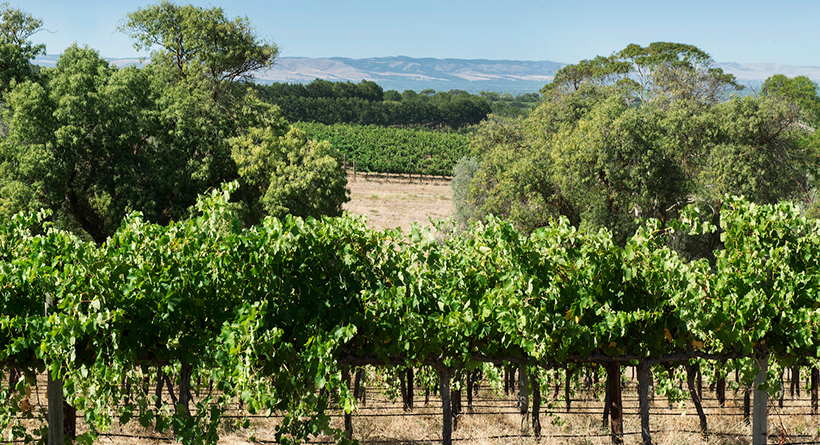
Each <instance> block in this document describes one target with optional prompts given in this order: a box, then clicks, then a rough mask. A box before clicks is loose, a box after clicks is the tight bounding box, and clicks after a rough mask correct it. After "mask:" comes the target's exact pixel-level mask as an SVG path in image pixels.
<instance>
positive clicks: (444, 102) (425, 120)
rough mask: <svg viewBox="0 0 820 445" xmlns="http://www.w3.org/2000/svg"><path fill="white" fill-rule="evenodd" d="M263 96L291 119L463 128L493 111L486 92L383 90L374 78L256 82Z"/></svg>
mask: <svg viewBox="0 0 820 445" xmlns="http://www.w3.org/2000/svg"><path fill="white" fill-rule="evenodd" d="M256 88H257V91H258V92H259V96H260V97H261V98H263V99H265V100H267V101H269V102H270V103H272V104H275V105H277V106H279V108H280V109H281V110H282V114H283V116H284V117H285V118H286V119H287V120H289V121H292V122H296V121H300V122H316V123H322V124H328V125H330V124H339V123H344V124H359V125H380V126H399V127H428V128H449V129H460V128H464V127H468V126H471V125H475V124H478V123H479V122H481V121H482V120H484V119H485V118H486V117H487V115H488V114H489V113H490V112H491V108H490V105H489V103H488V102H487V101H486V100H484V98H483V97H481V96H475V95H472V94H469V93H467V92H464V91H457V90H453V91H450V92H443V91H441V92H438V93H437V92H435V91H433V90H424V91H422V92H420V93H416V92H415V91H412V90H407V91H405V92H404V93H401V94H399V92H398V91H395V90H389V91H383V90H382V88H381V87H380V86H379V85H378V84H376V83H375V82H371V81H368V80H362V81H361V82H360V83H358V84H354V83H351V82H331V81H328V80H323V79H316V80H314V81H312V82H310V83H308V84H298V83H296V84H288V83H274V84H269V85H257V87H256Z"/></svg>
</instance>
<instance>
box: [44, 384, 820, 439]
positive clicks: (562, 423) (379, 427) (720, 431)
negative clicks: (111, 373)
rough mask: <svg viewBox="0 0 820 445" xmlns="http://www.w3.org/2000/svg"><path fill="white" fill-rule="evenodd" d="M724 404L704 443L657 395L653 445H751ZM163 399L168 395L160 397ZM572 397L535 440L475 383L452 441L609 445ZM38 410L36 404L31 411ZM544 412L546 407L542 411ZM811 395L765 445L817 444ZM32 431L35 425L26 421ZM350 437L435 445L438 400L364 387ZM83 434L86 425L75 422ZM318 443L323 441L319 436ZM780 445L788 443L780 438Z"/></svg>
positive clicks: (709, 405) (628, 417)
mask: <svg viewBox="0 0 820 445" xmlns="http://www.w3.org/2000/svg"><path fill="white" fill-rule="evenodd" d="M44 380H45V379H40V382H39V383H40V384H39V385H38V389H37V390H36V391H34V392H33V394H32V403H34V404H35V409H37V408H39V407H42V406H44V405H45V404H46V402H47V400H46V398H45V385H44V384H45V382H44ZM727 396H728V397H729V398H730V400H728V401H727V404H726V407H724V408H720V407H718V406H717V402H716V400H715V399H714V394H713V393H711V392H708V390H707V389H706V388H704V397H705V400H704V409H705V410H706V413H707V415H708V421H709V431H710V433H711V434H710V436H709V437H708V438H707V439H705V438H704V437H703V436H702V435H700V434H699V433H697V431H698V425H699V423H698V418H697V415H696V414H695V410H694V408H693V405H692V404H691V401H687V402H685V403H683V404H682V405H681V406H677V405H676V406H675V407H674V408H671V409H670V408H669V405H668V403H667V401H666V399H664V398H663V397H660V396H656V398H655V400H654V401H653V403H652V409H651V428H652V431H653V441H654V443H656V444H659V445H684V444H726V445H740V444H748V443H750V441H749V437H750V435H751V427H750V426H748V425H746V424H745V423H744V421H743V419H742V417H741V416H740V414H741V413H742V400H741V399H740V397H741V393H737V394H733V393H732V392H731V391H729V392H728V393H727ZM165 397H166V400H167V395H166V396H165ZM577 397H578V398H577V399H574V400H573V403H572V409H571V412H570V413H565V412H563V410H564V402H563V400H553V399H552V393H551V392H550V393H549V394H547V393H546V392H545V393H544V400H543V402H542V403H543V404H544V405H546V404H548V403H552V405H553V406H552V412H551V413H548V412H542V413H541V424H542V427H543V430H542V437H541V438H540V439H536V438H535V437H533V436H532V432H531V426H530V425H531V423H530V422H531V418H529V417H528V418H527V422H526V428H525V431H524V432H523V433H522V431H521V428H520V426H521V416H520V414H519V413H518V408H516V406H515V400H516V399H515V397H514V396H513V395H509V396H505V395H504V394H503V393H499V392H497V391H494V390H492V389H490V388H489V387H487V386H486V385H485V386H481V388H480V390H479V393H478V395H477V397H476V400H475V401H474V408H473V409H472V410H469V409H468V408H467V401H466V397H464V400H463V403H464V412H463V413H461V414H460V415H459V417H458V428H457V429H456V430H455V431H454V434H453V438H454V440H455V441H456V443H459V444H475V445H500V444H517V445H529V444H536V443H537V444H539V445H557V444H579V445H593V444H608V443H610V438H609V436H608V433H609V431H608V429H607V428H604V427H603V426H602V417H601V413H602V409H603V403H602V402H601V401H600V400H599V399H598V398H596V397H594V396H593V395H592V394H589V393H583V394H579V395H578V396H577ZM623 397H624V409H625V413H626V414H625V416H624V431H625V432H626V433H627V434H626V436H625V443H626V444H638V443H640V435H639V434H637V433H638V432H639V431H640V419H639V417H638V415H637V412H638V408H637V397H636V392H635V389H634V385H629V386H628V387H627V388H625V389H624V393H623ZM37 405H39V406H37ZM545 410H546V408H545ZM809 412H810V402H809V396H808V394H806V393H805V392H804V393H803V394H802V397H801V398H799V399H797V398H795V399H791V398H790V397H788V395H787V397H786V400H785V407H784V408H783V409H780V408H778V407H777V401H776V400H772V401H770V403H769V434H770V443H778V442H779V441H778V436H780V435H781V433H782V434H783V437H784V438H786V439H788V438H791V439H790V441H791V442H799V443H820V435H818V429H819V428H820V416H811V415H809V414H808V413H809ZM227 414H228V415H229V416H237V415H242V414H243V412H242V411H241V410H240V409H239V407H238V406H235V405H234V406H232V409H231V411H230V412H229V413H227ZM332 414H333V416H334V417H333V423H332V424H333V426H335V427H337V428H342V427H343V418H342V413H341V411H338V410H336V411H332ZM231 423H232V420H231V419H226V420H225V421H224V422H223V428H222V431H221V432H220V436H221V437H222V439H221V440H220V443H222V444H226V445H239V444H250V443H253V442H251V441H249V440H248V437H249V431H246V430H236V429H234V428H232V427H231ZM277 423H278V421H277V420H276V419H275V418H254V419H253V421H252V428H253V432H254V434H255V437H256V438H257V440H258V441H262V442H267V441H272V440H273V438H274V428H275V426H276V424H277ZM31 426H32V428H33V427H34V424H31ZM353 427H354V437H355V438H356V439H358V440H359V441H360V443H362V444H388V445H394V444H395V445H398V444H404V443H412V444H425V443H440V441H441V427H442V415H441V405H440V401H439V399H438V398H437V397H435V396H434V395H433V394H431V396H430V402H429V404H426V405H425V404H424V395H423V390H421V389H419V388H417V389H416V405H415V409H414V410H413V411H410V412H405V411H404V410H403V409H402V406H401V401H400V400H391V399H390V398H389V397H388V396H387V395H385V394H384V393H383V392H381V391H379V390H378V389H374V388H370V389H369V392H368V397H367V403H366V404H365V405H362V406H360V407H359V410H358V412H356V413H355V415H354V417H353ZM78 428H79V429H80V431H81V432H82V431H83V430H84V428H85V427H84V425H83V423H82V421H81V420H79V425H78ZM319 440H324V439H322V438H320V439H319ZM171 441H173V436H172V434H170V433H165V434H159V433H157V432H156V431H154V430H153V429H151V428H143V427H141V426H139V425H138V424H137V423H136V422H130V423H129V424H127V425H125V426H124V427H120V426H118V425H115V426H114V427H113V428H112V429H111V430H110V431H109V432H108V433H107V434H105V435H103V436H101V437H100V438H99V440H98V442H97V443H100V444H114V445H124V444H139V445H149V444H151V445H153V444H165V443H169V442H171ZM783 443H790V442H789V441H784V442H783Z"/></svg>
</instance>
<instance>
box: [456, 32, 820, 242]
mask: <svg viewBox="0 0 820 445" xmlns="http://www.w3.org/2000/svg"><path fill="white" fill-rule="evenodd" d="M616 56H617V57H616V58H615V60H620V59H621V58H623V59H625V60H626V59H628V60H629V62H630V64H632V66H633V69H634V70H639V71H640V73H639V74H635V73H633V74H631V76H633V77H634V79H638V80H634V79H633V78H631V77H630V78H621V79H617V80H616V79H615V78H610V77H608V76H610V74H606V73H612V72H614V71H611V70H609V71H607V70H606V69H605V68H606V67H605V65H606V63H608V62H607V60H606V59H603V58H598V59H596V60H597V62H595V63H585V64H581V65H583V66H582V67H581V68H583V69H581V70H575V71H573V70H567V71H565V75H563V76H556V78H557V79H558V80H559V81H562V82H564V83H563V84H560V85H558V86H555V87H548V88H545V90H544V100H543V102H542V103H541V104H540V105H539V106H538V107H537V108H536V109H534V110H533V111H532V112H531V113H530V114H529V116H528V117H527V118H526V119H524V120H521V121H509V120H508V121H498V120H488V121H486V122H485V123H483V124H482V125H481V126H480V128H479V129H478V131H477V132H476V136H475V139H474V143H473V146H472V151H473V153H472V155H473V156H476V157H477V158H478V159H477V160H478V161H479V162H480V166H479V168H478V169H477V170H474V171H471V172H470V174H471V179H470V197H469V199H470V201H471V202H472V204H473V206H472V207H469V206H468V207H465V208H470V209H477V210H471V216H472V217H473V218H474V219H479V218H482V217H483V216H484V215H487V214H496V215H500V216H503V217H505V218H507V219H508V220H509V221H511V222H512V223H513V224H515V225H516V226H517V227H518V228H519V229H520V230H523V231H525V232H529V231H532V230H534V229H535V228H537V227H540V226H542V225H544V224H546V223H547V222H548V221H549V220H550V219H552V218H556V217H558V216H564V217H566V218H567V219H568V220H569V221H570V222H571V223H572V224H574V225H577V226H582V227H587V228H591V229H598V228H602V227H603V228H608V229H609V230H611V231H612V232H613V238H614V239H615V240H616V241H617V242H619V243H623V242H625V240H626V239H627V238H628V237H629V236H631V235H632V234H633V233H634V231H635V229H636V227H637V224H638V222H637V221H639V220H642V219H646V218H655V219H658V220H660V221H661V222H662V223H663V222H665V221H669V220H670V219H673V218H675V217H676V216H677V215H678V212H680V211H681V210H682V209H683V207H685V206H686V205H687V204H690V203H695V204H697V205H699V206H701V208H702V209H703V210H705V212H704V213H703V214H704V215H706V216H705V217H707V218H709V219H711V220H712V221H713V222H716V221H717V219H716V218H717V216H719V212H720V208H721V204H722V202H723V200H724V199H725V196H726V195H727V194H728V195H745V196H746V198H748V199H749V200H751V201H753V202H757V203H772V202H777V201H779V200H786V199H798V200H801V199H802V200H804V199H807V196H808V195H807V191H808V190H809V189H810V187H811V182H810V180H811V178H812V177H814V175H816V173H817V171H816V170H817V164H818V163H817V158H816V155H815V152H814V151H813V150H812V149H810V147H808V146H807V145H806V144H803V143H801V142H800V141H801V137H802V136H801V134H802V132H803V130H801V129H800V128H799V126H798V125H797V123H798V115H797V114H796V113H794V111H793V109H792V108H790V107H789V106H787V104H785V103H784V101H782V100H775V99H773V98H767V97H762V98H752V97H748V98H743V99H733V100H730V101H721V100H718V99H719V98H720V97H722V95H721V94H718V93H717V92H719V91H725V90H724V89H722V88H726V89H731V88H734V86H733V83H732V82H733V80H732V79H730V78H727V77H724V76H722V75H721V74H720V73H718V72H714V71H712V72H710V71H709V70H708V69H707V68H705V67H706V66H708V63H709V60H708V55H706V54H705V53H703V52H702V51H699V50H697V49H696V48H694V47H691V46H689V45H678V44H658V45H655V44H653V45H650V47H649V48H641V47H637V46H635V47H630V48H628V49H627V50H625V51H623V52H621V53H618V55H616ZM584 66H585V67H586V68H584ZM590 67H600V70H599V71H595V70H592V69H588V68H590ZM581 71H586V73H587V74H584V75H583V76H575V75H576V74H577V73H579V72H581ZM675 72H677V73H678V74H677V76H678V77H677V78H678V79H682V80H684V82H682V83H675V82H672V81H671V79H673V77H670V73H675ZM590 73H592V74H590ZM596 73H597V74H596ZM687 73H688V74H687ZM693 73H695V74H697V73H701V74H703V75H705V76H706V77H698V76H696V75H694V74H693ZM689 74H693V76H692V77H688V76H689ZM573 76H575V77H573ZM584 76H586V77H584ZM641 76H643V77H641ZM562 79H563V80H562ZM624 79H627V80H628V81H630V82H635V84H636V85H638V89H634V90H631V92H630V88H632V87H629V88H625V87H628V86H629V85H628V84H627V83H625V82H624V81H623V80H624ZM576 80H577V82H576ZM720 85H723V86H722V87H720ZM633 86H634V85H633ZM638 93H640V94H638ZM631 94H637V97H639V98H640V95H641V94H643V100H641V101H639V102H638V103H635V102H634V101H632V100H630V98H631V97H634V96H631ZM472 162H473V163H475V161H472ZM457 179H461V178H457ZM715 240H717V242H719V238H715V239H709V240H704V242H707V243H712V244H714V242H715ZM690 247H691V248H692V249H693V250H691V251H692V252H695V251H697V252H704V251H707V252H708V251H711V250H713V248H714V247H716V246H715V245H712V246H711V248H709V249H700V248H698V247H697V246H688V247H687V248H690ZM695 254H696V255H699V254H698V253H695Z"/></svg>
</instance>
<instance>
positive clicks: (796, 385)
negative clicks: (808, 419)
mask: <svg viewBox="0 0 820 445" xmlns="http://www.w3.org/2000/svg"><path fill="white" fill-rule="evenodd" d="M795 389H797V397H798V398H799V397H800V367H799V366H797V365H793V366H792V385H791V392H792V398H794V391H795Z"/></svg>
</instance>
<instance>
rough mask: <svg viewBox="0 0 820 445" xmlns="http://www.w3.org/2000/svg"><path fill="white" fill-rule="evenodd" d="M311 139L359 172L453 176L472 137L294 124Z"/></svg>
mask: <svg viewBox="0 0 820 445" xmlns="http://www.w3.org/2000/svg"><path fill="white" fill-rule="evenodd" d="M295 125H296V127H298V128H299V129H300V130H303V131H304V132H305V134H306V135H307V137H308V138H309V139H310V140H314V141H329V142H330V143H331V145H333V147H334V148H335V149H336V150H338V151H339V152H340V153H342V154H344V155H346V156H347V159H349V160H351V161H352V160H355V162H356V165H355V166H356V170H358V171H365V172H379V173H397V174H424V175H437V176H450V175H452V174H453V168H454V167H455V164H456V162H458V160H459V159H461V158H462V157H463V156H464V155H465V154H467V151H468V150H469V147H470V136H467V135H463V134H459V133H454V132H441V131H430V130H426V129H419V128H385V127H380V126H377V125H367V126H363V125H349V124H333V125H326V124H319V123H306V122H299V123H297V124H295Z"/></svg>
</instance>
